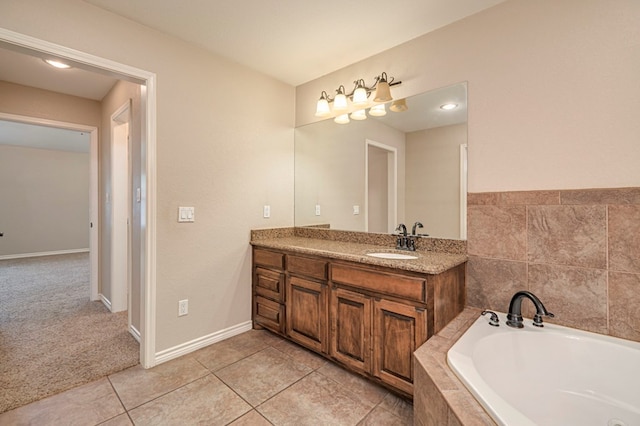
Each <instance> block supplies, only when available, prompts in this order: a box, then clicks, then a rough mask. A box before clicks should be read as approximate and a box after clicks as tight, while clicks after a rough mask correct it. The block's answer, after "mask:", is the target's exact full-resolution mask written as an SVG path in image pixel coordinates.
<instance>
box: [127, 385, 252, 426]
mask: <svg viewBox="0 0 640 426" xmlns="http://www.w3.org/2000/svg"><path fill="white" fill-rule="evenodd" d="M249 410H251V407H250V406H249V404H247V403H246V402H245V401H243V400H242V398H240V397H239V396H238V395H236V394H235V393H234V392H233V391H232V390H231V389H229V388H228V387H227V386H226V385H225V384H224V383H222V382H221V381H220V380H219V379H218V378H217V377H215V376H213V375H211V374H210V375H208V376H205V377H203V378H201V379H198V380H196V381H195V382H191V383H189V384H188V385H186V386H183V387H181V388H180V389H178V390H175V391H173V392H170V393H168V394H166V395H164V396H161V397H160V398H158V399H155V400H153V401H151V402H148V403H146V404H144V405H142V406H140V407H138V408H136V409H134V410H131V412H130V413H129V414H130V415H131V418H132V419H133V422H134V423H135V424H136V425H167V426H169V425H176V426H177V425H190V424H191V425H193V424H201V425H218V424H219V425H223V424H227V423H229V422H231V421H233V420H235V419H237V418H239V417H240V416H242V415H243V414H244V413H246V412H248V411H249Z"/></svg>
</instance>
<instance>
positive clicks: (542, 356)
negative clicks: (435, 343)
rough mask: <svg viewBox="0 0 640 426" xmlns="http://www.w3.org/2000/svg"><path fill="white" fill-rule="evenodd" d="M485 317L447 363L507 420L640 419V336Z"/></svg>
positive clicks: (606, 425)
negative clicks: (511, 324) (492, 323)
mask: <svg viewBox="0 0 640 426" xmlns="http://www.w3.org/2000/svg"><path fill="white" fill-rule="evenodd" d="M498 315H499V317H500V326H499V327H492V326H490V325H489V318H488V316H487V317H482V316H481V317H479V318H478V319H477V320H476V321H475V322H474V323H473V325H472V326H471V327H470V328H469V329H468V330H467V331H466V332H465V333H464V334H463V335H462V337H461V338H460V339H459V340H458V341H457V342H456V343H455V344H454V345H453V346H452V347H451V349H450V350H449V352H448V353H447V363H448V364H449V367H451V369H452V370H453V371H454V373H455V374H456V375H457V376H458V378H460V380H461V381H462V382H463V383H464V385H465V386H466V387H467V388H468V389H469V391H471V393H472V394H473V396H474V397H475V398H476V399H477V400H478V402H479V403H480V404H481V405H482V406H483V407H484V409H485V410H486V411H487V413H489V414H490V415H491V417H492V418H493V419H494V421H495V422H496V423H498V424H500V425H510V426H528V425H544V426H551V425H581V426H586V425H598V426H625V425H626V426H637V425H640V343H637V342H631V341H627V340H622V339H617V338H614V337H609V336H603V335H599V334H595V333H589V332H585V331H580V330H576V329H572V328H567V327H561V326H557V325H553V324H548V323H545V325H544V328H538V327H533V326H532V325H531V324H532V321H531V320H527V319H525V328H522V329H514V328H511V327H508V326H507V325H506V324H505V322H506V314H503V313H498Z"/></svg>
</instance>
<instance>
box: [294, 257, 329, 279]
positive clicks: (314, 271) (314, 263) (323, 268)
mask: <svg viewBox="0 0 640 426" xmlns="http://www.w3.org/2000/svg"><path fill="white" fill-rule="evenodd" d="M287 271H289V272H291V273H292V274H299V275H304V276H307V277H311V278H317V279H319V280H326V279H327V262H326V261H325V260H322V259H311V258H308V257H300V256H291V255H289V256H287Z"/></svg>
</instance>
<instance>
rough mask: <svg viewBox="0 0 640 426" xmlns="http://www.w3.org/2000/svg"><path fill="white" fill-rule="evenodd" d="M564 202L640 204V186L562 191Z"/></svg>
mask: <svg viewBox="0 0 640 426" xmlns="http://www.w3.org/2000/svg"><path fill="white" fill-rule="evenodd" d="M560 202H561V203H562V204H640V188H604V189H578V190H572V191H560Z"/></svg>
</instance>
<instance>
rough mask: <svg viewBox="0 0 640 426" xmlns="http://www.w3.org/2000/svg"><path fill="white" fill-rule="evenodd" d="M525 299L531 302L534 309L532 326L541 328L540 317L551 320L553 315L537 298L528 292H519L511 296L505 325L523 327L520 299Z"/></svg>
mask: <svg viewBox="0 0 640 426" xmlns="http://www.w3.org/2000/svg"><path fill="white" fill-rule="evenodd" d="M524 298H527V299H529V300H531V302H533V304H534V305H535V307H536V314H535V315H534V316H533V325H534V326H536V327H543V325H542V317H543V316H547V317H549V318H553V317H554V315H553V314H552V313H551V312H549V311H547V308H545V307H544V305H543V304H542V302H541V301H540V299H538V297H537V296H536V295H535V294H533V293H531V292H529V291H519V292H517V293H516V294H514V295H513V297H512V298H511V302H510V303H509V313H508V314H507V325H508V326H509V327H514V328H522V327H524V325H523V323H522V299H524Z"/></svg>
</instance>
